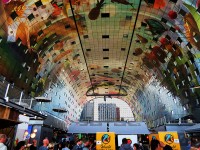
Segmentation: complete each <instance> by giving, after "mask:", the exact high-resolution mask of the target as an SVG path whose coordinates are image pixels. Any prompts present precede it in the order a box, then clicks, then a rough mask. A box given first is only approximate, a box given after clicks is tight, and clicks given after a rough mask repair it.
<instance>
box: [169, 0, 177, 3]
mask: <svg viewBox="0 0 200 150" xmlns="http://www.w3.org/2000/svg"><path fill="white" fill-rule="evenodd" d="M177 1H178V0H170V2H173V3H176V2H177Z"/></svg>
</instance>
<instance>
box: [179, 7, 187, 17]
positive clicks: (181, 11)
mask: <svg viewBox="0 0 200 150" xmlns="http://www.w3.org/2000/svg"><path fill="white" fill-rule="evenodd" d="M179 14H180V15H182V16H183V17H184V16H185V15H186V12H185V11H184V10H183V9H180V11H179Z"/></svg>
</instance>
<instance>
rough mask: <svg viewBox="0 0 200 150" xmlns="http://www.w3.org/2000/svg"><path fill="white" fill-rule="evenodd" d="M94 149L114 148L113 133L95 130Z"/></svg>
mask: <svg viewBox="0 0 200 150" xmlns="http://www.w3.org/2000/svg"><path fill="white" fill-rule="evenodd" d="M96 150H115V133H114V132H97V133H96Z"/></svg>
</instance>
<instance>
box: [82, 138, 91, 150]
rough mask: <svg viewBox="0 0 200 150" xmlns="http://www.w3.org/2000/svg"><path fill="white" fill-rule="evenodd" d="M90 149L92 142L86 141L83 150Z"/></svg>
mask: <svg viewBox="0 0 200 150" xmlns="http://www.w3.org/2000/svg"><path fill="white" fill-rule="evenodd" d="M89 148H90V141H89V140H87V141H85V143H84V144H83V150H89Z"/></svg>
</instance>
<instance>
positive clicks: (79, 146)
mask: <svg viewBox="0 0 200 150" xmlns="http://www.w3.org/2000/svg"><path fill="white" fill-rule="evenodd" d="M82 144H83V142H82V140H81V139H79V140H78V141H77V142H76V145H75V146H74V147H73V150H83V145H82Z"/></svg>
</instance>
